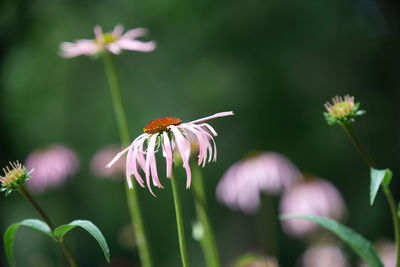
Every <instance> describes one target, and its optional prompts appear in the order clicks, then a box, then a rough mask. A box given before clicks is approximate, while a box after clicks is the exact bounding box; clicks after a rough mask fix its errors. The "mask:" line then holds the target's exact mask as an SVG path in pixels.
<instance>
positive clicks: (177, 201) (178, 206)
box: [171, 173, 189, 267]
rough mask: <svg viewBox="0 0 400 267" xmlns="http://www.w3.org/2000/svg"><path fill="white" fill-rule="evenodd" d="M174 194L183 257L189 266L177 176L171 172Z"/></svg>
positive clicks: (185, 264) (186, 265)
mask: <svg viewBox="0 0 400 267" xmlns="http://www.w3.org/2000/svg"><path fill="white" fill-rule="evenodd" d="M171 184H172V194H173V196H174V206H175V215H176V225H177V227H178V238H179V249H180V251H181V258H182V264H183V267H188V266H189V260H188V256H187V252H186V241H185V230H184V228H183V218H182V209H181V201H180V198H179V189H178V185H177V183H176V180H175V176H174V174H173V173H171Z"/></svg>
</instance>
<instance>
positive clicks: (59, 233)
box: [54, 220, 110, 262]
mask: <svg viewBox="0 0 400 267" xmlns="http://www.w3.org/2000/svg"><path fill="white" fill-rule="evenodd" d="M77 226H79V227H81V228H83V229H85V230H86V231H87V232H89V234H91V235H92V237H93V238H94V239H96V241H97V242H98V243H99V245H100V247H101V249H102V251H103V253H104V256H105V258H106V259H107V261H108V262H110V250H109V248H108V245H107V242H106V239H105V238H104V236H103V234H102V233H101V231H100V230H99V228H97V226H96V225H94V224H93V223H92V222H91V221H87V220H75V221H72V222H70V223H69V224H64V225H61V226H59V227H57V229H55V230H54V235H55V236H56V237H58V238H60V239H63V238H64V235H65V234H66V233H68V232H69V231H70V230H71V229H73V228H75V227H77Z"/></svg>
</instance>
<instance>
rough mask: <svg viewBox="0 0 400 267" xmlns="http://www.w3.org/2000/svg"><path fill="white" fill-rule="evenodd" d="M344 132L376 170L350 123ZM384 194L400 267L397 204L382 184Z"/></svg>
mask: <svg viewBox="0 0 400 267" xmlns="http://www.w3.org/2000/svg"><path fill="white" fill-rule="evenodd" d="M342 126H343V128H344V130H345V131H346V133H347V135H348V136H349V137H350V139H351V141H352V142H353V144H354V146H355V147H356V148H357V150H358V152H359V153H360V154H361V156H362V158H363V159H364V161H365V162H366V164H367V165H368V167H370V168H375V169H376V164H375V162H374V161H373V160H372V159H371V157H370V156H369V155H368V153H367V152H366V150H365V149H364V148H363V146H362V145H361V143H360V142H359V141H358V138H357V136H356V134H355V132H354V130H353V127H352V126H351V124H350V123H345V124H342ZM381 186H382V189H383V192H384V193H385V196H386V199H387V201H388V203H389V207H390V211H391V213H392V219H393V228H394V236H395V241H396V267H400V226H399V218H398V217H397V211H396V203H395V200H394V198H393V195H392V193H391V192H390V189H389V187H388V186H385V185H383V184H381Z"/></svg>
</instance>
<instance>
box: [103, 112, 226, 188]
mask: <svg viewBox="0 0 400 267" xmlns="http://www.w3.org/2000/svg"><path fill="white" fill-rule="evenodd" d="M229 115H233V112H232V111H228V112H221V113H217V114H214V115H212V116H209V117H205V118H202V119H198V120H194V121H191V122H187V123H182V121H181V120H180V119H177V118H174V117H164V118H159V119H155V120H152V121H150V122H149V123H148V124H147V125H146V127H145V128H144V133H143V134H141V135H139V136H138V137H137V138H136V139H135V140H134V141H133V142H132V144H131V145H130V146H128V147H127V148H125V149H124V150H122V151H121V152H119V153H118V154H117V155H116V156H115V158H114V159H113V160H112V161H111V162H110V163H109V164H108V165H107V168H110V167H111V166H112V165H113V164H114V163H115V162H116V161H117V160H118V159H119V158H120V157H121V156H122V155H123V154H125V153H126V152H128V155H127V158H126V179H127V181H128V185H129V188H132V181H131V175H134V176H135V178H136V181H138V183H139V184H140V185H141V186H142V187H144V182H143V179H142V177H141V175H140V174H139V172H138V166H137V164H138V163H139V166H140V168H141V169H142V170H143V171H144V174H145V179H146V184H147V187H148V188H149V191H150V192H151V194H153V195H154V193H153V191H152V189H151V186H150V171H151V177H152V181H153V183H154V185H155V186H157V187H159V188H163V186H162V185H161V183H160V180H159V179H158V174H157V165H156V158H155V154H156V153H157V152H158V149H159V147H162V150H163V156H164V157H165V159H166V165H167V166H166V167H167V168H166V169H167V170H166V176H167V177H168V178H170V177H171V172H172V162H173V159H174V156H173V153H172V151H173V148H174V147H177V148H178V151H179V154H180V157H181V159H182V162H183V167H184V168H185V170H186V176H187V182H186V188H189V187H190V181H191V171H190V166H189V157H190V151H191V142H190V140H189V139H188V138H189V133H192V134H194V136H195V137H196V139H197V141H198V143H199V154H198V164H199V165H203V167H204V165H205V164H206V162H207V158H208V162H210V161H211V160H214V161H216V159H217V147H216V144H215V141H214V138H213V136H217V132H216V131H215V130H214V128H213V127H211V125H209V124H208V123H201V122H203V121H207V120H210V119H214V118H218V117H224V116H229ZM199 123H200V124H199ZM146 141H147V142H146ZM145 143H146V145H145ZM145 147H146V148H145ZM213 147H214V152H213Z"/></svg>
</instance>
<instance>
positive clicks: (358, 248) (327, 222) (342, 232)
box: [280, 214, 383, 267]
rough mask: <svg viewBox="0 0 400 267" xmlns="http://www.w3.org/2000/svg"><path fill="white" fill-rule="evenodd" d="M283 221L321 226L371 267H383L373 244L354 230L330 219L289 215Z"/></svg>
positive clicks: (284, 216) (282, 218)
mask: <svg viewBox="0 0 400 267" xmlns="http://www.w3.org/2000/svg"><path fill="white" fill-rule="evenodd" d="M280 219H281V220H287V219H305V220H309V221H312V222H315V223H317V224H319V225H320V226H322V227H324V228H325V229H327V230H329V231H331V232H332V233H334V234H336V235H337V236H339V237H340V238H341V239H342V240H343V241H345V242H346V243H347V244H348V245H349V246H350V247H351V248H352V249H353V250H354V251H355V252H356V253H357V254H358V255H359V256H360V257H361V258H362V259H363V260H364V261H365V262H366V263H367V264H368V266H370V267H383V264H382V262H381V260H380V259H379V258H378V256H377V254H376V252H375V250H374V248H373V246H372V245H371V243H370V242H369V241H368V240H366V239H365V238H364V237H362V236H361V235H360V234H358V233H356V232H354V231H353V230H352V229H350V228H348V227H346V226H344V225H342V224H340V223H338V222H336V221H334V220H331V219H328V218H324V217H318V216H305V215H294V214H287V215H281V216H280Z"/></svg>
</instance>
